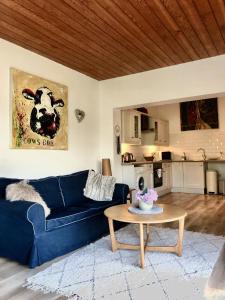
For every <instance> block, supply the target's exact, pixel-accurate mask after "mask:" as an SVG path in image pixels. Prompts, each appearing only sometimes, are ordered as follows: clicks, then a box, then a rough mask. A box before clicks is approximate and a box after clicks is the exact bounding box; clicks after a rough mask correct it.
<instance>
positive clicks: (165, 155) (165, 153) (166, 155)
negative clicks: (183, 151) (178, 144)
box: [160, 151, 172, 160]
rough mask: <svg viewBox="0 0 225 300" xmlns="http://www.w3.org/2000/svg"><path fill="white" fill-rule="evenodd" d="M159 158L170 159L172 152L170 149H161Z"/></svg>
mask: <svg viewBox="0 0 225 300" xmlns="http://www.w3.org/2000/svg"><path fill="white" fill-rule="evenodd" d="M160 160H172V153H171V152H170V151H162V152H161V153H160Z"/></svg>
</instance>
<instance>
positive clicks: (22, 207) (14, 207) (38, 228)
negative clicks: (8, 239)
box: [0, 199, 45, 235]
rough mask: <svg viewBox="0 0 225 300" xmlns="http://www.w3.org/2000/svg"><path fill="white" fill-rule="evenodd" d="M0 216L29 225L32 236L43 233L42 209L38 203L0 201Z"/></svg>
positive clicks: (43, 219) (43, 216) (43, 218)
mask: <svg viewBox="0 0 225 300" xmlns="http://www.w3.org/2000/svg"><path fill="white" fill-rule="evenodd" d="M0 215H5V216H9V217H10V218H12V219H17V220H20V221H22V222H23V221H24V222H25V223H26V222H27V223H28V222H29V223H31V225H32V227H33V232H34V235H38V234H40V233H41V232H43V231H45V215H44V209H43V207H42V206H41V205H40V204H38V203H35V202H29V201H13V202H11V201H8V200H4V199H0Z"/></svg>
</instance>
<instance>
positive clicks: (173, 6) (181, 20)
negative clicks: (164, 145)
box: [163, 0, 208, 58]
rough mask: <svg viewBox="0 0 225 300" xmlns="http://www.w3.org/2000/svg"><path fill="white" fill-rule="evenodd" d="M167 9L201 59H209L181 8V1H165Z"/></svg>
mask: <svg viewBox="0 0 225 300" xmlns="http://www.w3.org/2000/svg"><path fill="white" fill-rule="evenodd" d="M163 4H164V6H165V8H166V9H167V10H168V12H169V14H170V15H171V17H172V18H173V19H174V21H175V22H176V23H177V25H178V27H179V28H180V30H181V31H182V32H183V33H184V35H185V36H186V38H187V40H188V41H189V43H191V45H192V47H193V49H194V50H195V52H196V53H197V54H198V56H199V57H200V58H206V57H208V53H207V51H206V50H205V48H204V46H203V44H202V42H201V40H200V39H199V37H198V35H197V34H196V32H195V31H194V29H193V28H192V26H191V24H190V23H189V21H188V19H187V17H186V16H185V14H184V13H183V11H182V9H181V8H180V6H179V0H178V1H177V0H167V1H163Z"/></svg>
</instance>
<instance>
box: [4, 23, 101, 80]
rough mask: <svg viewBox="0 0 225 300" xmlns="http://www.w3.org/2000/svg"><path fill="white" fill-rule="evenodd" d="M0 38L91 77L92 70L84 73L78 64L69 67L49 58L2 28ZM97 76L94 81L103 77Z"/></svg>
mask: <svg viewBox="0 0 225 300" xmlns="http://www.w3.org/2000/svg"><path fill="white" fill-rule="evenodd" d="M0 36H1V37H2V38H3V39H5V40H7V41H9V42H11V43H14V44H16V45H18V46H21V47H23V48H24V49H27V50H29V51H33V52H34V53H37V54H39V55H41V56H44V57H46V58H49V59H50V60H53V61H55V62H57V63H59V64H62V65H64V66H66V67H69V68H72V69H74V70H76V71H78V72H81V73H83V74H85V75H87V76H90V77H93V75H92V74H93V71H94V70H93V69H92V68H90V67H89V68H87V69H85V71H84V70H83V68H82V66H81V65H80V64H76V63H70V65H68V62H67V61H65V60H63V59H60V58H59V57H58V56H57V57H56V56H54V54H51V56H50V55H49V53H47V52H45V51H43V49H41V51H40V49H39V47H38V46H37V47H36V45H30V43H29V41H27V40H25V39H24V38H23V36H20V35H19V34H17V36H16V37H15V34H14V33H13V32H11V31H8V32H7V34H6V30H5V29H4V28H2V27H0ZM43 52H44V53H43ZM97 74H98V72H96V76H95V79H97V80H102V79H103V78H104V77H102V75H101V74H99V75H97Z"/></svg>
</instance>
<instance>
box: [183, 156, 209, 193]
mask: <svg viewBox="0 0 225 300" xmlns="http://www.w3.org/2000/svg"><path fill="white" fill-rule="evenodd" d="M183 173H184V192H185V191H186V192H188V191H190V192H195V191H196V192H202V193H204V187H205V171H204V163H203V162H184V163H183Z"/></svg>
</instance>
